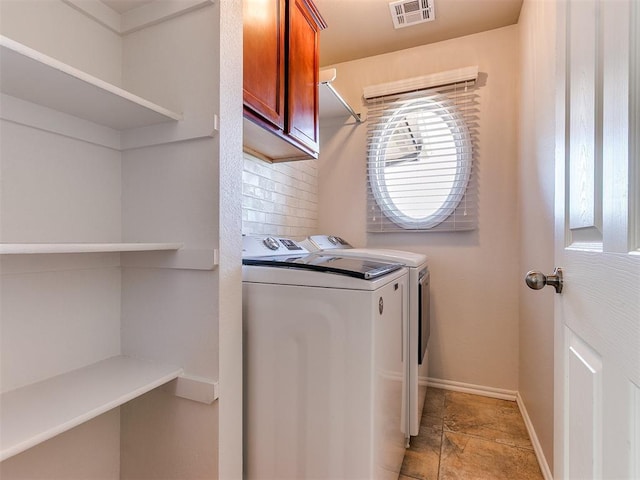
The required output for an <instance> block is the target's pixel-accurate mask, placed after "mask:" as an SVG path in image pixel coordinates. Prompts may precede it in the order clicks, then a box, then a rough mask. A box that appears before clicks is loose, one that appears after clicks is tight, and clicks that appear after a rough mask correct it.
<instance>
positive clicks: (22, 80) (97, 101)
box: [0, 35, 183, 130]
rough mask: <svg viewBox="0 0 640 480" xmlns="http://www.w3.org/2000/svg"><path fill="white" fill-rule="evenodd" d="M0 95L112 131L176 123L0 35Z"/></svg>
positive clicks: (175, 115) (160, 110) (161, 109)
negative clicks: (0, 92) (50, 109)
mask: <svg viewBox="0 0 640 480" xmlns="http://www.w3.org/2000/svg"><path fill="white" fill-rule="evenodd" d="M0 88H1V91H2V93H4V94H7V95H11V96H13V97H17V98H20V99H23V100H27V101H29V102H32V103H35V104H38V105H42V106H44V107H48V108H52V109H54V110H57V111H59V112H63V113H67V114H69V115H73V116H76V117H79V118H83V119H85V120H89V121H91V122H94V123H97V124H100V125H104V126H107V127H110V128H113V129H116V130H126V129H129V128H136V127H144V126H149V125H154V124H158V123H163V122H170V121H176V120H182V118H183V117H182V114H180V113H176V112H172V111H170V110H168V109H166V108H164V107H161V106H159V105H156V104H154V103H152V102H150V101H148V100H145V99H144V98H141V97H139V96H137V95H134V94H132V93H131V92H127V91H126V90H123V89H122V88H120V87H116V86H115V85H112V84H110V83H107V82H105V81H103V80H100V79H99V78H96V77H94V76H92V75H89V74H88V73H85V72H83V71H81V70H78V69H76V68H74V67H71V66H70V65H67V64H65V63H63V62H60V61H58V60H56V59H55V58H51V57H49V56H47V55H44V54H42V53H40V52H38V51H36V50H33V49H32V48H29V47H27V46H25V45H22V44H21V43H18V42H16V41H14V40H11V39H10V38H7V37H4V36H2V35H0Z"/></svg>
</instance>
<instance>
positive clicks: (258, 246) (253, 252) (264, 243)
mask: <svg viewBox="0 0 640 480" xmlns="http://www.w3.org/2000/svg"><path fill="white" fill-rule="evenodd" d="M308 253H309V251H308V250H307V249H306V248H304V247H302V246H301V245H300V244H299V243H298V242H296V241H295V240H292V239H290V238H283V237H274V236H259V235H243V236H242V258H250V257H266V256H273V255H291V254H296V255H298V254H299V255H304V254H308Z"/></svg>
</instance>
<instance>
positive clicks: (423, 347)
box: [418, 268, 431, 365]
mask: <svg viewBox="0 0 640 480" xmlns="http://www.w3.org/2000/svg"><path fill="white" fill-rule="evenodd" d="M429 302H430V299H429V271H428V270H427V269H426V268H425V269H424V270H422V271H421V272H420V277H419V279H418V315H419V316H420V317H419V318H418V364H419V365H422V362H423V361H424V354H425V353H426V351H427V345H428V343H429V335H430V333H431V321H430V318H429Z"/></svg>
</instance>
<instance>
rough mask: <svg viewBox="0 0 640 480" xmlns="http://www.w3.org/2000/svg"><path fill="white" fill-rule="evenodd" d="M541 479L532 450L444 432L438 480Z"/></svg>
mask: <svg viewBox="0 0 640 480" xmlns="http://www.w3.org/2000/svg"><path fill="white" fill-rule="evenodd" d="M516 478H517V479H518V480H541V479H542V473H541V472H540V467H539V466H538V460H537V459H536V456H535V453H533V451H532V450H528V449H525V448H518V447H512V446H509V445H504V444H502V443H497V442H493V441H491V440H485V439H483V438H480V437H473V436H470V435H463V434H459V433H453V432H444V435H443V440H442V456H441V460H440V476H439V480H513V479H516Z"/></svg>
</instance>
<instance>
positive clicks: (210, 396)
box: [167, 374, 218, 405]
mask: <svg viewBox="0 0 640 480" xmlns="http://www.w3.org/2000/svg"><path fill="white" fill-rule="evenodd" d="M167 388H169V389H171V393H173V394H174V395H175V396H176V397H180V398H186V399H187V400H193V401H195V402H200V403H206V404H207V405H211V404H212V403H213V402H215V401H216V400H217V399H218V382H214V381H213V380H210V379H208V378H203V377H197V376H191V375H184V374H183V375H180V376H179V377H178V378H176V381H175V382H171V383H170V384H169V385H168V387H167Z"/></svg>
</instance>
